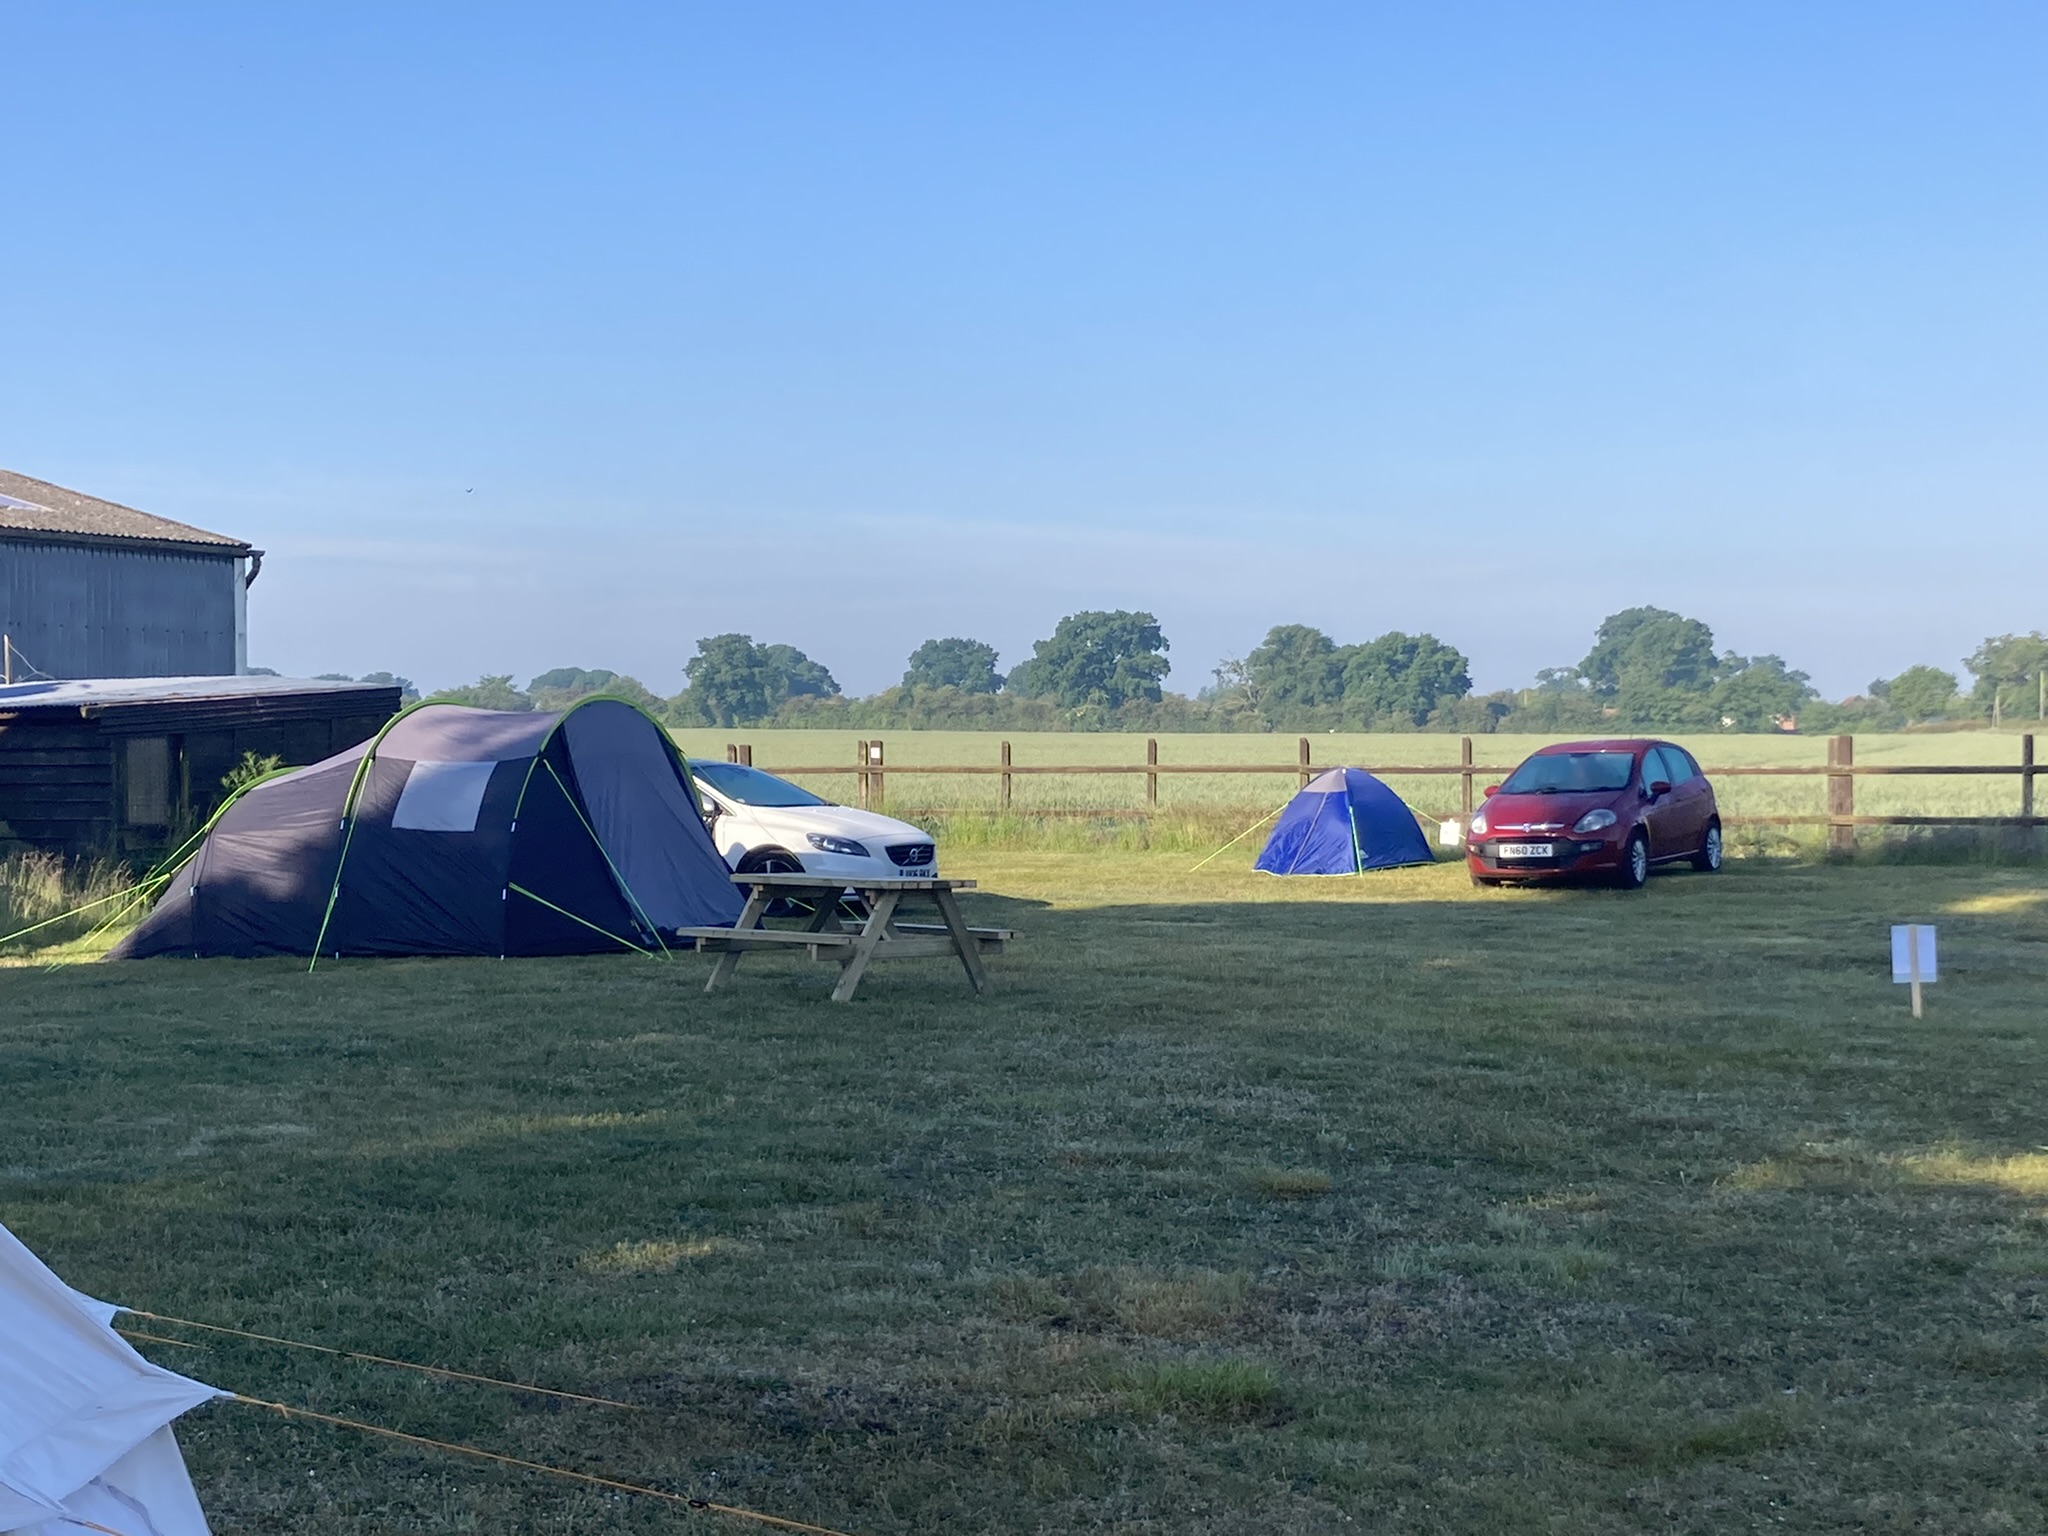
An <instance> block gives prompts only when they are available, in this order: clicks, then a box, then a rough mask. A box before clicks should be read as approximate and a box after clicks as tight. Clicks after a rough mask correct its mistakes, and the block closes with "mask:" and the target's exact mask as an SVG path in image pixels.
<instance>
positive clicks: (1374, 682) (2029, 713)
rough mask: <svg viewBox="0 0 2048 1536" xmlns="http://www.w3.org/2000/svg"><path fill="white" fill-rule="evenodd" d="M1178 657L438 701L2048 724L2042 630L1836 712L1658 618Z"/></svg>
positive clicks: (750, 646) (726, 676)
mask: <svg viewBox="0 0 2048 1536" xmlns="http://www.w3.org/2000/svg"><path fill="white" fill-rule="evenodd" d="M1169 649H1170V643H1169V642H1168V640H1167V638H1166V636H1165V635H1164V633H1163V632H1162V631H1161V629H1160V626H1159V621H1158V619H1156V618H1155V617H1154V616H1153V615H1152V614H1149V613H1144V612H1132V611H1126V610H1116V611H1086V612H1081V613H1073V614H1068V615H1067V616H1066V617H1065V618H1063V619H1061V620H1060V621H1059V623H1058V624H1057V625H1056V626H1054V629H1053V632H1052V633H1051V634H1050V635H1048V636H1047V637H1046V638H1045V639H1043V640H1040V641H1038V642H1037V643H1036V644H1035V645H1034V646H1033V647H1032V653H1031V655H1030V656H1029V657H1027V658H1025V659H1024V660H1022V661H1020V662H1019V663H1018V664H1017V665H1016V666H1015V667H1013V668H1012V669H1011V670H1010V672H1009V673H1008V674H1007V675H1006V674H1005V673H1003V672H1002V671H1000V670H999V669H998V663H999V661H1000V658H999V656H998V654H997V651H996V649H995V647H994V646H992V645H989V644H987V643H986V642H984V641H980V640H973V639H968V638H965V637H961V636H948V637H944V638H935V639H931V640H927V641H925V642H924V643H923V644H922V645H920V646H918V648H917V649H916V650H915V651H913V652H912V653H911V654H910V656H909V657H908V658H907V661H906V665H905V668H904V673H903V677H902V680H901V681H900V682H898V683H897V684H896V685H895V686H894V687H890V688H885V689H883V690H882V691H881V692H879V693H876V694H873V695H871V696H868V697H866V698H855V697H850V696H848V695H847V694H846V693H845V692H844V691H843V690H842V689H841V688H840V686H839V683H838V682H837V681H836V680H835V679H834V678H833V676H832V674H831V672H830V670H829V669H828V668H827V667H826V666H824V665H823V664H822V663H820V662H818V661H815V660H813V659H812V658H811V657H809V656H807V655H805V654H804V653H803V652H802V651H801V650H799V649H797V648H796V647H795V646H792V645H786V644H779V643H771V644H758V643H756V642H755V640H754V639H753V638H752V637H751V636H748V635H741V634H724V635H710V636H706V637H705V638H703V639H701V640H699V641H698V642H697V654H696V655H694V656H693V657H691V658H690V659H689V661H688V662H686V663H685V665H684V668H683V672H684V677H685V679H686V686H685V687H684V688H683V690H682V691H681V692H680V693H678V694H675V695H673V696H672V697H668V698H664V697H662V696H660V695H659V694H657V693H655V692H654V691H653V690H652V689H650V688H648V687H647V686H646V685H645V684H643V683H641V682H640V681H639V680H638V679H636V678H633V677H629V676H625V675H623V674H620V673H616V672H610V671H605V670H602V669H596V670H591V669H584V668H577V667H558V668H555V669H554V670H552V671H549V672H544V673H541V674H540V675H539V676H538V677H535V678H533V679H532V680H531V681H530V682H528V683H527V684H526V686H525V687H524V688H519V687H515V686H514V684H513V680H512V677H511V676H510V675H509V674H506V675H502V676H487V677H482V678H479V679H478V680H477V681H476V682H474V683H471V684H467V685H465V686H464V687H460V688H451V689H446V690H444V691H442V692H440V693H437V694H434V695H432V697H434V698H437V699H444V700H447V701H449V702H453V703H462V704H471V705H476V706H478V707H481V708H486V709H509V710H521V709H543V710H553V709H561V708H563V707H565V706H567V705H568V704H570V703H573V702H574V701H575V700H577V699H579V698H584V697H588V696H589V695H591V694H596V693H608V694H614V695H617V696H619V697H623V698H627V699H630V700H632V701H633V702H634V703H636V704H638V705H640V706H641V707H642V708H644V709H646V710H648V711H649V712H650V713H652V714H654V715H655V716H657V717H658V718H660V719H662V720H664V721H666V722H668V723H670V724H672V725H677V726H720V727H726V728H736V727H740V726H775V725H779V726H816V727H843V728H849V729H877V730H879V729H890V728H893V729H898V730H907V729H956V730H998V729H1001V730H1017V731H1033V730H1134V731H1275V730H1298V731H1307V730H1317V731H1321V730H1348V731H1425V730H1436V731H1453V732H1459V733H1464V734H1485V733H1491V732H1495V731H1532V732H1545V733H1555V732H1563V731H1594V730H1603V729H1605V730H1650V731H1690V732H1699V731H1776V730H1791V729H1799V730H1803V731H1809V732H1810V731H1835V730H1865V731H1883V730H1898V729H1902V728H1905V727H1908V726H1919V725H1931V724H1938V723H1942V722H1956V723H1971V722H1988V723H2000V722H2004V721H2008V720H2018V719H2029V720H2032V719H2048V635H2044V634H2043V633H2041V632H2040V631H2035V632H2033V633H2031V634H2025V635H1996V636H1992V637H1990V638H1988V639H1986V640H1985V641H1984V643H1983V644H1982V645H1980V646H1979V647H1978V648H1977V650H1976V651H1975V652H1973V653H1972V654H1971V655H1970V656H1969V657H1968V658H1967V659H1966V660H1965V661H1964V663H1963V666H1964V669H1965V670H1966V671H1967V673H1968V676H1969V682H1968V686H1967V687H1965V686H1964V682H1963V679H1962V677H1961V676H1960V675H1959V674H1958V673H1956V672H1952V671H1948V670H1945V669H1943V668H1941V667H1938V666H1934V665H1931V664H1921V665H1917V666H1912V667H1908V668H1907V669H1906V670H1905V671H1903V672H1901V673H1900V674H1899V675H1898V676H1896V677H1892V678H1879V679H1877V680H1875V681H1873V682H1872V683H1871V684H1870V686H1869V688H1868V690H1867V691H1866V692H1864V693H1862V694H1859V695H1856V696H1854V697H1852V698H1849V699H1844V700H1841V701H1828V700H1824V699H1822V698H1821V697H1820V695H1819V693H1818V691H1817V690H1816V689H1815V688H1814V687H1813V685H1812V682H1811V681H1810V679H1809V678H1808V676H1807V674H1806V673H1804V672H1801V671H1798V670H1796V669H1794V668H1792V667H1791V666H1789V665H1788V664H1787V663H1786V662H1785V660H1784V659H1783V658H1782V657H1779V656H1776V655H1762V656H1742V655H1739V654H1737V653H1736V652H1734V651H1728V650H1720V649H1717V647H1716V645H1715V642H1714V632H1713V630H1712V629H1711V628H1709V627H1708V626H1707V625H1706V624H1705V623H1704V622H1703V621H1701V620H1699V619H1695V618H1689V617H1687V616H1685V615H1683V614H1679V613H1673V612H1671V611H1669V610H1667V609H1662V608H1651V607H1640V608H1629V609H1625V610H1623V611H1622V612H1620V613H1615V614H1611V615H1609V616H1608V617H1607V618H1606V619H1604V620H1602V621H1601V623H1600V626H1599V628H1598V629H1597V630H1596V631H1595V632H1594V635H1593V640H1592V646H1591V648H1590V649H1589V650H1588V651H1587V653H1586V655H1585V656H1584V657H1583V658H1581V659H1580V660H1579V661H1578V662H1577V663H1576V664H1574V665H1570V666H1558V667H1547V668H1545V669H1543V670H1542V671H1540V672H1538V673H1537V674H1536V677H1535V680H1534V681H1533V682H1532V683H1531V685H1530V686H1528V687H1525V688H1519V689H1504V690H1500V691H1498V692H1494V693H1487V694H1475V693H1474V692H1473V690H1472V680H1471V676H1470V669H1469V662H1468V660H1467V658H1466V657H1465V655H1464V654H1463V653H1462V652H1461V651H1459V650H1458V649H1457V648H1456V647H1455V646H1452V645H1450V644H1447V643H1446V642H1444V641H1442V640H1440V639H1438V638H1437V637H1436V636H1434V635H1430V634H1415V635H1411V634H1406V633H1403V632H1401V631H1398V630H1395V631H1389V632H1388V633H1386V634H1383V635H1380V636H1377V637H1376V638H1373V639H1369V640H1363V641H1357V642H1347V643H1339V642H1338V641H1336V640H1335V639H1333V638H1332V637H1331V636H1329V635H1327V634H1325V633H1324V632H1323V631H1322V630H1320V629H1316V628H1314V627H1312V626H1309V625H1305V624H1281V625H1276V626H1275V627H1274V628H1272V629H1270V630H1268V631H1267V633H1266V636H1265V638H1264V639H1263V640H1262V641H1261V642H1260V643H1259V644H1258V645H1257V646H1255V647H1254V648H1253V649H1251V650H1250V651H1248V652H1247V653H1245V654H1244V655H1243V656H1241V657H1232V658H1229V659H1226V660H1225V661H1224V662H1223V663H1222V664H1221V665H1219V666H1218V667H1217V668H1216V669H1215V673H1214V676H1213V679H1212V681H1211V682H1210V684H1209V685H1208V686H1207V687H1205V688H1203V689H1202V690H1201V691H1200V692H1198V693H1196V694H1194V695H1192V696H1190V695H1186V694H1178V693H1169V692H1167V691H1166V690H1165V689H1164V688H1163V686H1162V681H1163V679H1164V678H1165V676H1166V674H1167V670H1168V666H1169V663H1168V660H1167V652H1168V650H1169ZM364 680H365V681H369V680H371V679H364ZM374 680H376V681H380V682H389V681H397V682H401V683H403V682H404V681H405V680H404V679H394V678H392V677H391V676H390V674H388V673H385V674H377V675H376V676H375V679H374Z"/></svg>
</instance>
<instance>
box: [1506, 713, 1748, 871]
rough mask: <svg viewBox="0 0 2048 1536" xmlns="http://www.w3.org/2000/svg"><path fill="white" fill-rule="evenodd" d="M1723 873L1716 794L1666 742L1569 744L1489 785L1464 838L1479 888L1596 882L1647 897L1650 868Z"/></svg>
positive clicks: (1538, 756)
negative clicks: (1682, 864)
mask: <svg viewBox="0 0 2048 1536" xmlns="http://www.w3.org/2000/svg"><path fill="white" fill-rule="evenodd" d="M1678 859H1684V860H1686V861H1688V862H1689V863H1690V864H1691V865H1692V867H1693V868H1694V869H1697V870H1702V871H1704V872H1706V873H1708V874H1711V873H1713V871H1715V870H1717V869H1719V868H1720V867H1721V814H1720V811H1719V810H1718V809H1717V808H1716V807H1715V804H1714V786H1713V785H1711V784H1709V783H1708V782H1707V779H1706V775H1705V774H1703V773H1701V772H1700V765H1699V764H1698V763H1696V762H1694V761H1693V756H1692V754H1691V753H1690V752H1688V751H1686V750H1685V748H1683V747H1680V746H1674V745H1672V743H1670V742H1668V741H1568V742H1565V743H1563V744H1561V745H1559V746H1555V747H1545V748H1544V749H1543V750H1542V751H1540V752H1538V753H1537V754H1536V755H1535V756H1533V757H1531V758H1529V759H1527V760H1526V761H1525V762H1524V763H1523V764H1522V766H1521V767H1519V768H1517V769H1516V770H1515V771H1514V772H1513V773H1511V774H1509V775H1508V780H1507V782H1506V783H1505V784H1490V785H1488V786H1487V790H1486V803H1485V804H1484V805H1482V806H1480V808H1479V810H1478V813H1477V814H1476V815H1474V816H1473V818H1472V825H1471V826H1470V827H1469V828H1468V829H1467V832H1466V839H1465V867H1466V868H1467V869H1469V870H1470V871H1471V872H1472V883H1473V884H1474V885H1498V884H1500V883H1501V882H1502V881H1504V880H1559V879H1568V878H1575V877H1577V878H1583V877H1586V876H1593V877H1596V878H1601V879H1607V880H1611V881H1613V882H1614V883H1615V884H1617V885H1619V886H1621V887H1622V889H1624V890H1630V891H1635V890H1641V889H1642V885H1643V882H1644V881H1645V880H1647V879H1648V878H1649V877H1650V866H1651V865H1653V864H1667V863H1671V862H1673V861H1675V860H1678Z"/></svg>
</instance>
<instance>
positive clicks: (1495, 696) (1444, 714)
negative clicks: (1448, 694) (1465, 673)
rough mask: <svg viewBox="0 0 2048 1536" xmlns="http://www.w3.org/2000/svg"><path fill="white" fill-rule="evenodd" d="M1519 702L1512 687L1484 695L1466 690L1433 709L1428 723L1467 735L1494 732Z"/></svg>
mask: <svg viewBox="0 0 2048 1536" xmlns="http://www.w3.org/2000/svg"><path fill="white" fill-rule="evenodd" d="M1518 707H1519V706H1518V704H1517V702H1516V699H1515V695H1514V693H1513V692H1512V691H1509V690H1505V689H1504V690H1502V691H1501V692H1498V693H1489V694H1487V695H1486V696H1485V697H1484V698H1481V697H1478V696H1477V695H1474V694H1470V693H1468V694H1465V695H1463V696H1461V697H1459V698H1454V699H1446V700H1444V702H1443V703H1441V704H1439V705H1438V706H1437V707H1436V708H1435V709H1434V710H1432V711H1431V712H1430V716H1429V727H1430V729H1431V730H1435V731H1459V732H1463V733H1465V734H1468V735H1473V736H1478V735H1488V736H1490V735H1492V734H1493V733H1494V732H1495V731H1498V730H1500V729H1501V728H1502V722H1503V721H1505V720H1506V719H1508V717H1509V716H1511V715H1513V714H1514V713H1515V712H1516V710H1517V708H1518Z"/></svg>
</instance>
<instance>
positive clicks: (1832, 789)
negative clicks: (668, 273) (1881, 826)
mask: <svg viewBox="0 0 2048 1536" xmlns="http://www.w3.org/2000/svg"><path fill="white" fill-rule="evenodd" d="M1855 765H1856V738H1855V737H1854V736H1830V737H1829V738H1828V766H1829V767H1830V768H1853V767H1855ZM1855 814H1856V780H1855V778H1854V777H1853V776H1852V775H1850V774H1847V773H1831V774H1829V775H1828V818H1829V820H1828V852H1829V853H1854V852H1855V851H1856V828H1855V827H1854V826H1853V825H1852V824H1850V822H1849V821H1848V819H1847V818H1849V817H1851V816H1854V815H1855Z"/></svg>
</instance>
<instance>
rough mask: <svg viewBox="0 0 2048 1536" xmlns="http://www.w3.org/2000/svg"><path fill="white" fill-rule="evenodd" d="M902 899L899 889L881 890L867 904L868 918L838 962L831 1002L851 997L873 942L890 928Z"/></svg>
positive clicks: (858, 984)
mask: <svg viewBox="0 0 2048 1536" xmlns="http://www.w3.org/2000/svg"><path fill="white" fill-rule="evenodd" d="M902 899H903V897H902V893H901V892H899V891H883V892H882V893H881V894H880V895H879V896H877V897H876V899H875V901H874V904H873V905H872V906H870V907H869V908H868V920H867V923H866V925H865V926H863V927H862V929H861V931H860V937H859V938H858V939H856V940H855V941H854V944H853V948H852V949H851V950H849V951H848V952H847V956H846V958H845V959H844V960H842V961H840V962H839V985H837V986H836V987H834V988H833V989H832V1001H833V1002H835V1003H844V1002H850V1001H851V1000H852V998H853V994H854V990H855V989H856V988H857V987H859V986H860V979H861V977H862V976H863V975H865V974H866V973H867V968H868V961H870V960H872V959H873V958H874V954H875V946H876V945H877V944H879V943H881V942H882V935H884V934H885V933H887V932H888V931H889V919H890V918H892V917H894V916H895V915H896V903H897V902H899V901H901V900H902Z"/></svg>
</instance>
